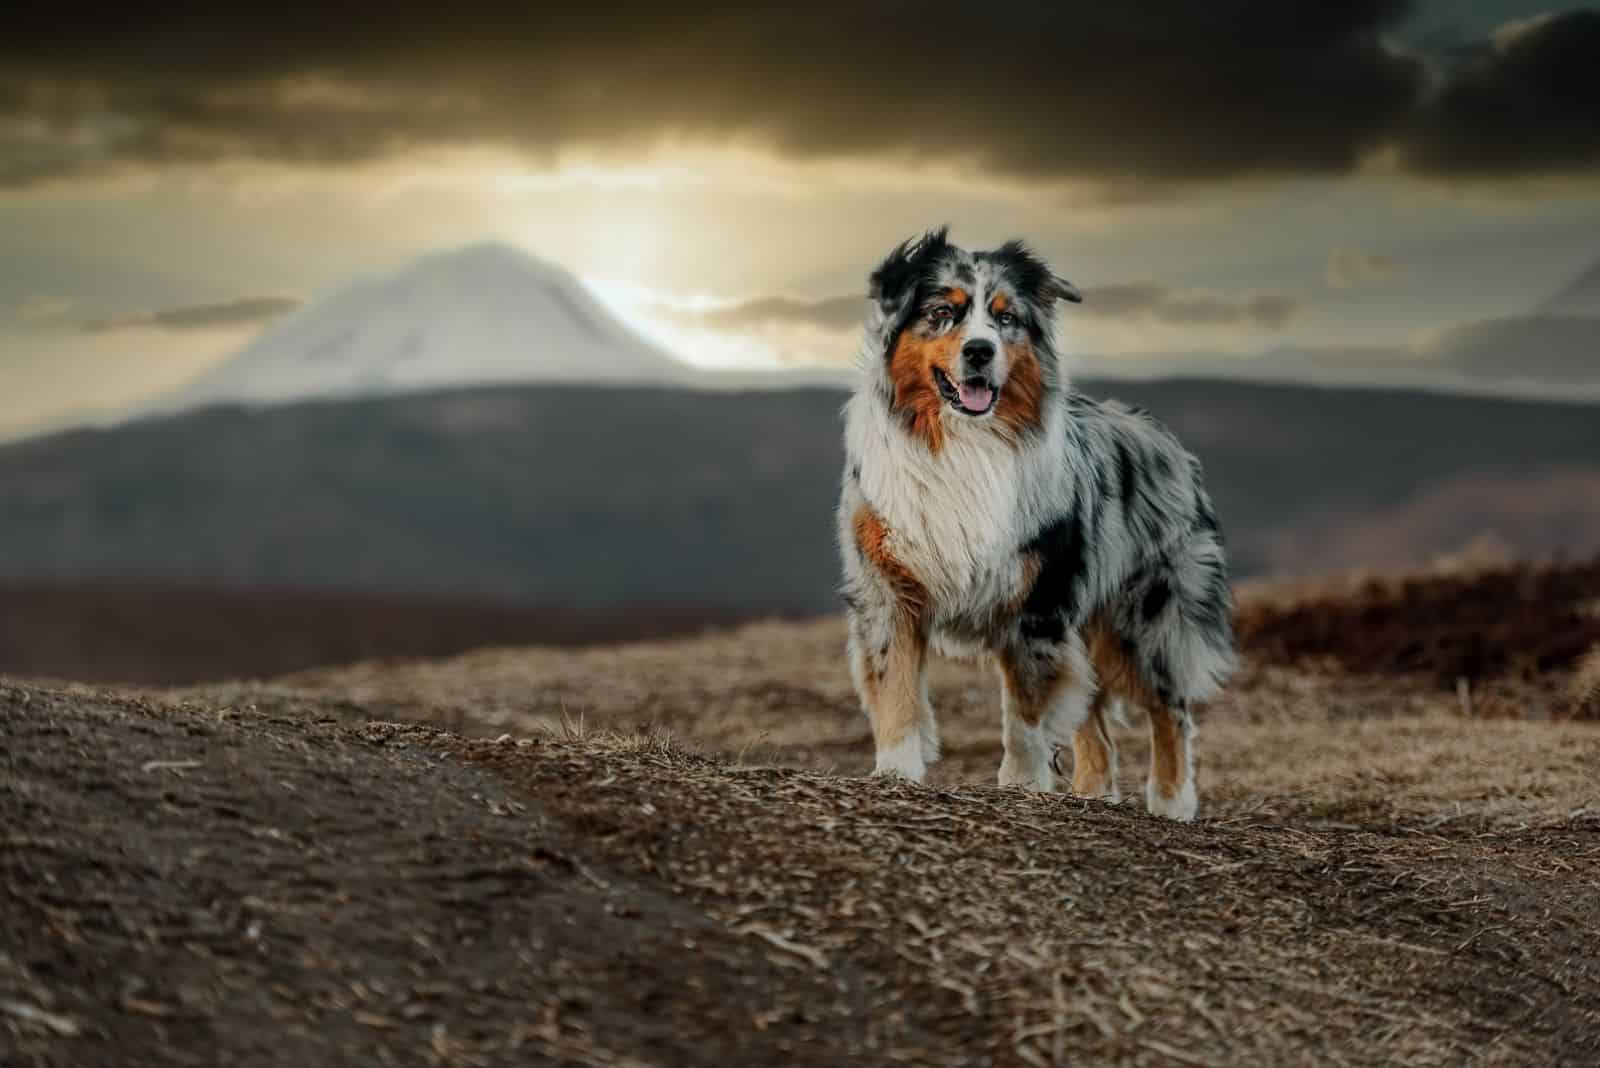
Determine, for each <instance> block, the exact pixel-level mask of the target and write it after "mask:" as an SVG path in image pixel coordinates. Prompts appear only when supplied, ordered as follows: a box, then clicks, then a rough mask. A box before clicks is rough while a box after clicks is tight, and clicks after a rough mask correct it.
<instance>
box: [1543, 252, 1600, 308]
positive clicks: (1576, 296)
mask: <svg viewBox="0 0 1600 1068" xmlns="http://www.w3.org/2000/svg"><path fill="white" fill-rule="evenodd" d="M1539 311H1540V312H1541V313H1543V314H1545V315H1581V316H1591V317H1595V318H1600V260H1596V261H1595V262H1594V263H1593V264H1591V265H1590V266H1589V269H1588V270H1586V271H1584V272H1583V273H1582V274H1580V275H1579V276H1578V277H1576V278H1574V279H1573V280H1572V281H1571V282H1570V283H1568V285H1567V286H1566V287H1565V288H1564V289H1562V290H1561V291H1560V292H1558V293H1557V294H1556V295H1555V296H1553V297H1551V298H1550V299H1549V300H1547V301H1545V302H1544V303H1543V304H1542V305H1540V306H1539Z"/></svg>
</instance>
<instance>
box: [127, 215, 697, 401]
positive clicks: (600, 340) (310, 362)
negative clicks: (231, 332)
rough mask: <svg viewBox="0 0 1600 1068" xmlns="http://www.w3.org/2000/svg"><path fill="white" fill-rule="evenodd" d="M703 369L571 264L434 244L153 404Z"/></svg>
mask: <svg viewBox="0 0 1600 1068" xmlns="http://www.w3.org/2000/svg"><path fill="white" fill-rule="evenodd" d="M692 374H693V371H692V369H691V368H689V367H688V366H687V365H685V364H684V363H682V362H680V361H678V360H676V359H674V358H673V357H672V356H670V355H668V354H667V353H665V352H664V351H662V350H661V349H659V348H657V347H655V346H654V345H652V344H650V343H649V342H647V341H645V340H644V339H643V338H641V337H639V336H638V335H637V334H635V333H634V332H633V331H632V330H630V329H629V328H628V327H626V326H624V325H623V324H622V323H621V322H619V321H618V320H617V319H616V317H615V316H613V315H612V314H611V313H610V312H609V311H607V310H606V309H605V308H604V307H603V306H602V305H601V304H600V303H599V302H598V301H597V300H595V298H594V297H593V296H592V295H590V293H589V291H588V290H587V289H585V288H584V286H583V284H582V283H581V282H579V281H578V279H577V278H575V277H574V276H573V275H572V274H570V273H569V272H568V271H566V270H565V269H564V268H561V267H558V266H556V265H555V264H552V263H547V262H545V261H543V260H539V259H536V258H534V257H533V256H530V255H528V254H527V253H525V252H523V251H521V250H520V249H517V248H513V247H512V246H510V245H504V244H496V243H487V244H479V245H470V246H467V247H466V248H461V249H455V250H450V251H444V252H436V253H432V254H430V255H427V256H423V257H422V258H421V259H418V260H416V261H415V262H413V263H411V264H409V265H407V266H405V267H402V268H400V269H399V270H396V271H393V272H390V273H387V274H376V275H371V276H368V277H365V278H361V279H359V280H357V281H355V282H352V283H351V284H349V285H347V286H345V287H343V288H341V289H338V290H335V291H334V292H332V293H330V294H328V295H327V296H325V297H323V298H321V299H319V300H316V301H314V302H312V303H311V304H309V305H307V306H305V307H303V308H301V309H299V310H298V311H296V312H295V313H294V314H293V315H290V316H289V317H288V318H286V319H284V320H282V321H280V322H278V323H277V324H275V325H273V326H272V327H270V328H269V329H268V330H267V331H266V332H265V333H263V334H262V335H261V336H260V337H259V338H257V339H256V340H255V341H253V342H252V343H251V344H250V345H249V346H247V347H246V348H245V349H244V350H243V351H242V352H240V353H239V354H238V355H237V356H234V357H233V358H231V359H229V360H227V361H226V362H224V363H223V364H221V365H220V366H218V367H216V368H213V369H212V370H210V371H208V372H206V373H205V374H203V375H201V376H200V377H199V378H197V379H196V380H194V381H193V382H191V383H189V384H188V385H186V386H184V387H182V388H180V389H178V390H177V391H175V392H173V393H170V394H168V395H166V396H163V397H159V398H157V399H156V400H155V402H154V403H153V404H151V405H149V406H148V408H147V410H149V411H154V412H174V411H181V410H186V409H191V408H196V407H201V406H204V405H208V404H218V403H246V404H262V403H282V402H284V401H291V400H309V399H316V398H328V397H355V396H380V395H385V394H390V393H398V392H416V391H425V390H430V389H443V388H450V387H455V386H463V385H478V384H486V383H507V382H521V383H528V382H584V383H603V384H611V383H621V382H629V383H648V384H655V385H660V384H671V383H683V382H685V381H687V380H688V379H689V378H690V377H691V376H692Z"/></svg>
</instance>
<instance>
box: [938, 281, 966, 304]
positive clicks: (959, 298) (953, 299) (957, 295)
mask: <svg viewBox="0 0 1600 1068" xmlns="http://www.w3.org/2000/svg"><path fill="white" fill-rule="evenodd" d="M940 296H942V297H944V299H945V300H947V301H949V302H950V303H951V304H954V305H955V306H956V307H958V308H965V307H966V306H967V305H968V304H970V303H972V295H971V294H970V293H968V292H967V291H966V290H965V289H962V288H961V287H960V286H951V287H950V288H949V289H947V290H945V291H944V292H943V293H942V294H940Z"/></svg>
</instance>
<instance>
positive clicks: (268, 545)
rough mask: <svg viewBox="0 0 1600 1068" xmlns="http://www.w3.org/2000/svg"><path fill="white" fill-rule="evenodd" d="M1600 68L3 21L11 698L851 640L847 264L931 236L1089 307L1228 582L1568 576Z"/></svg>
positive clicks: (616, 21) (1292, 15) (1586, 551)
mask: <svg viewBox="0 0 1600 1068" xmlns="http://www.w3.org/2000/svg"><path fill="white" fill-rule="evenodd" d="M1597 56H1600V9H1597V8H1596V7H1595V6H1594V5H1558V6H1556V7H1548V6H1545V5H1544V4H1542V3H1536V2H1532V0H1528V2H1522V0H1492V2H1490V0H1486V2H1481V3H1447V2H1443V0H1415V2H1412V3H1403V2H1398V0H1362V2H1354V3H1346V4H1339V5H1326V4H1312V3H1299V2H1295V3H1282V2H1280V3H1270V4H1267V3H1250V2H1234V3H1228V2H1224V3H1220V4H1208V5H1203V6H1201V5H1187V4H1165V3H1163V4H1157V3H1139V2H1135V3H1129V4H1122V5H1099V4H1096V5H1090V4H1085V3H1053V4H1035V3H1018V4H1013V5H1011V6H1009V7H1007V6H1001V7H996V8H992V9H985V10H982V11H979V10H977V9H974V8H972V7H971V6H970V5H956V4H944V3H940V2H933V3H920V4H916V5H904V4H882V5H876V6H873V7H871V8H870V9H866V10H863V9H862V8H861V7H860V6H859V5H854V4H850V5H843V4H837V5H836V4H829V3H821V4H816V3H813V4H808V5H805V6H804V7H803V9H799V10H787V11H783V10H775V9H774V10H768V9H759V8H745V7H742V6H735V5H718V4H706V5H699V6H696V7H693V8H690V7H685V6H679V7H676V8H668V7H664V6H658V5H627V4H623V5H610V6H607V7H605V8H603V9H602V8H598V7H593V6H591V7H589V8H586V9H584V10H583V11H582V12H576V13H573V12H569V13H565V14H559V13H558V14H552V13H550V12H546V11H539V12H533V11H532V10H531V9H530V11H529V12H528V13H527V14H525V15H522V16H507V15H505V14H503V13H499V12H494V11H492V10H487V9H484V10H479V9H477V8H475V6H474V5H472V4H453V5H449V6H448V9H437V8H428V9H422V8H417V9H412V8H408V7H406V6H404V5H400V6H394V5H391V6H389V7H387V8H386V9H385V11H384V14H383V17H382V18H379V19H374V18H372V17H371V16H370V15H364V14H357V13H355V12H353V11H344V10H335V9H330V8H327V7H324V6H316V7H311V6H301V5H296V4H293V3H289V4H284V3H279V4H274V5H270V6H267V5H262V6H259V7H256V8H253V9H252V8H251V7H249V6H244V7H239V6H235V7H229V8H226V9H221V8H219V9H217V10H215V11H204V12H178V11H175V10H159V11H158V10H150V11H145V10H140V9H139V8H138V6H137V5H135V6H133V7H128V6H126V5H124V6H120V7H118V8H116V9H107V10H106V11H104V12H93V11H88V10H85V11H80V12H78V14H76V15H75V16H74V17H73V18H72V19H70V20H69V19H65V18H62V17H59V16H52V15H50V14H48V13H46V12H45V11H44V10H43V9H38V10H34V11H24V12H19V13H13V14H11V15H8V17H7V29H6V32H5V33H4V34H3V35H0V672H14V673H23V674H43V675H54V676H61V677H70V678H75V679H83V680H115V681H127V682H148V683H185V682H194V681H200V680H205V679H215V678H222V677H231V676H241V675H266V674H274V673H277V672H282V671H289V670H294V669H297V668H302V667H308V666H312V665H316V664H325V663H335V662H344V661H349V660H355V659H360V658H367V657H390V656H420V655H430V654H444V653H450V652H455V651H459V650H462V649H467V648H471V647H475V646H480V645H485V644H516V643H525V642H541V643H570V644H579V643H591V642H596V641H607V640H621V639H628V638H639V637H652V636H659V635H666V634H675V633H683V632H686V631H694V630H699V629H703V628H705V627H708V626H717V625H722V624H727V623H730V622H734V621H737V620H744V619H752V618H767V617H799V616H811V615H821V614H827V613H831V612H834V611H835V610H836V609H837V607H838V604H837V596H836V592H835V588H836V581H837V564H836V555H835V550H834V546H833V541H832V508H833V503H834V497H835V493H836V489H837V484H838V482H837V480H838V475H839V469H840V464H841V459H842V449H841V445H840V430H841V427H840V422H839V414H838V413H839V409H840V406H841V404H842V403H843V399H844V391H845V390H846V389H847V388H848V386H849V383H850V382H851V380H852V379H851V374H852V371H851V368H852V367H853V366H854V363H855V360H856V359H857V357H858V340H859V339H858V329H859V324H860V321H861V319H862V316H863V313H864V299H863V292H864V288H865V278H866V275H867V273H868V272H869V271H870V270H871V269H872V268H873V266H874V265H875V264H876V263H877V262H878V260H879V258H881V257H882V255H883V254H884V253H885V252H886V251H887V250H888V249H889V248H890V247H891V246H892V245H893V244H894V243H896V242H898V241H900V240H902V239H904V238H905V237H907V236H910V235H912V234H914V233H917V232H920V231H922V230H924V229H926V228H929V227H933V226H937V225H941V224H945V223H948V224H950V225H951V226H952V227H953V235H952V236H953V237H954V238H955V240H957V241H958V242H959V243H961V244H963V245H966V246H969V247H987V246H992V245H994V244H997V243H999V242H1000V241H1003V240H1005V239H1007V238H1012V237H1022V238H1026V239H1027V240H1029V241H1030V242H1031V243H1032V244H1033V245H1034V246H1035V247H1036V248H1037V249H1038V251H1039V252H1041V253H1042V254H1043V255H1044V256H1045V257H1046V258H1047V259H1049V260H1050V261H1051V262H1052V264H1054V265H1055V266H1056V268H1057V269H1058V270H1059V271H1061V272H1062V273H1063V274H1065V275H1066V276H1067V277H1069V278H1071V279H1072V280H1073V281H1074V282H1076V283H1077V284H1078V285H1079V286H1080V287H1081V288H1082V289H1083V290H1084V291H1085V293H1086V301H1085V303H1084V304H1083V305H1081V306H1079V307H1074V308H1071V309H1068V310H1066V311H1065V312H1064V315H1065V322H1064V342H1065V348H1066V351H1067V353H1068V358H1069V361H1070V364H1071V366H1072V367H1073V368H1074V373H1075V375H1076V379H1077V385H1078V386H1079V388H1082V389H1085V390H1087V391H1089V392H1092V393H1095V394H1100V395H1115V396H1119V397H1122V398H1124V399H1126V400H1128V401H1131V402H1135V403H1139V404H1143V405H1145V406H1147V407H1149V408H1150V409H1151V410H1152V411H1153V412H1154V413H1155V414H1157V415H1158V416H1159V417H1161V418H1162V419H1164V420H1166V421H1167V422H1168V423H1169V424H1170V425H1171V426H1172V427H1173V428H1174V429H1175V430H1176V431H1177V432H1178V433H1179V435H1181V436H1182V437H1183V439H1184V440H1185V442H1186V443H1187V444H1188V445H1189V446H1190V447H1191V448H1193V449H1194V450H1195V451H1196V452H1197V453H1198V454H1199V455H1200V456H1201V457H1202V459H1203V460H1204V461H1205V464H1206V468H1207V472H1208V477H1209V479H1210V482H1211V484H1212V487H1213V490H1214V495H1215V497H1216V500H1217V504H1218V508H1219V511H1220V514H1221V516H1222V520H1223V524H1224V527H1225V530H1226V533H1227V535H1228V538H1229V542H1230V545H1231V547H1232V552H1233V558H1234V560H1235V564H1236V568H1237V571H1238V573H1239V575H1240V577H1241V578H1243V579H1252V578H1256V579H1264V578H1272V579H1281V578H1285V577H1296V576H1299V577H1314V576H1319V575H1329V574H1343V573H1348V572H1351V571H1371V572H1399V571H1405V570H1408V569H1413V568H1417V567H1419V566H1422V565H1425V564H1428V563H1429V562H1430V561H1437V560H1438V559H1440V558H1441V557H1446V558H1449V557H1456V558H1460V557H1462V556H1463V555H1465V556H1467V557H1471V558H1474V559H1484V558H1493V559H1517V560H1530V561H1538V560H1550V559H1567V560H1587V559H1589V558H1590V557H1592V556H1594V554H1595V553H1596V552H1597V550H1600V62H1597V61H1596V57H1597ZM1352 625H1356V624H1352Z"/></svg>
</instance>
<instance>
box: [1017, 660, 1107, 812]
mask: <svg viewBox="0 0 1600 1068" xmlns="http://www.w3.org/2000/svg"><path fill="white" fill-rule="evenodd" d="M999 668H1000V683H1001V691H1000V716H1001V738H1002V741H1003V743H1004V745H1005V756H1004V757H1003V758H1002V759H1001V761H1000V773H999V781H1000V785H1001V786H1022V787H1025V788H1027V789H1030V790H1051V789H1054V787H1055V773H1054V770H1053V768H1052V756H1053V753H1052V749H1053V746H1052V738H1053V737H1060V738H1065V737H1067V736H1068V735H1070V734H1071V733H1072V732H1073V731H1074V730H1076V729H1077V728H1078V727H1079V725H1081V724H1082V723H1083V722H1084V717H1085V716H1086V715H1088V710H1089V699H1090V695H1091V694H1092V693H1093V689H1092V678H1093V676H1092V674H1091V672H1090V669H1089V661H1088V658H1087V657H1086V656H1085V654H1084V649H1083V642H1082V641H1081V640H1080V639H1079V637H1078V635H1077V634H1076V633H1071V634H1069V635H1068V636H1067V637H1066V639H1065V640H1064V641H1061V642H1054V643H1043V642H1019V643H1017V644H1014V645H1012V646H1010V647H1008V648H1007V649H1005V650H1004V651H1003V652H1001V654H1000V657H999Z"/></svg>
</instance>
